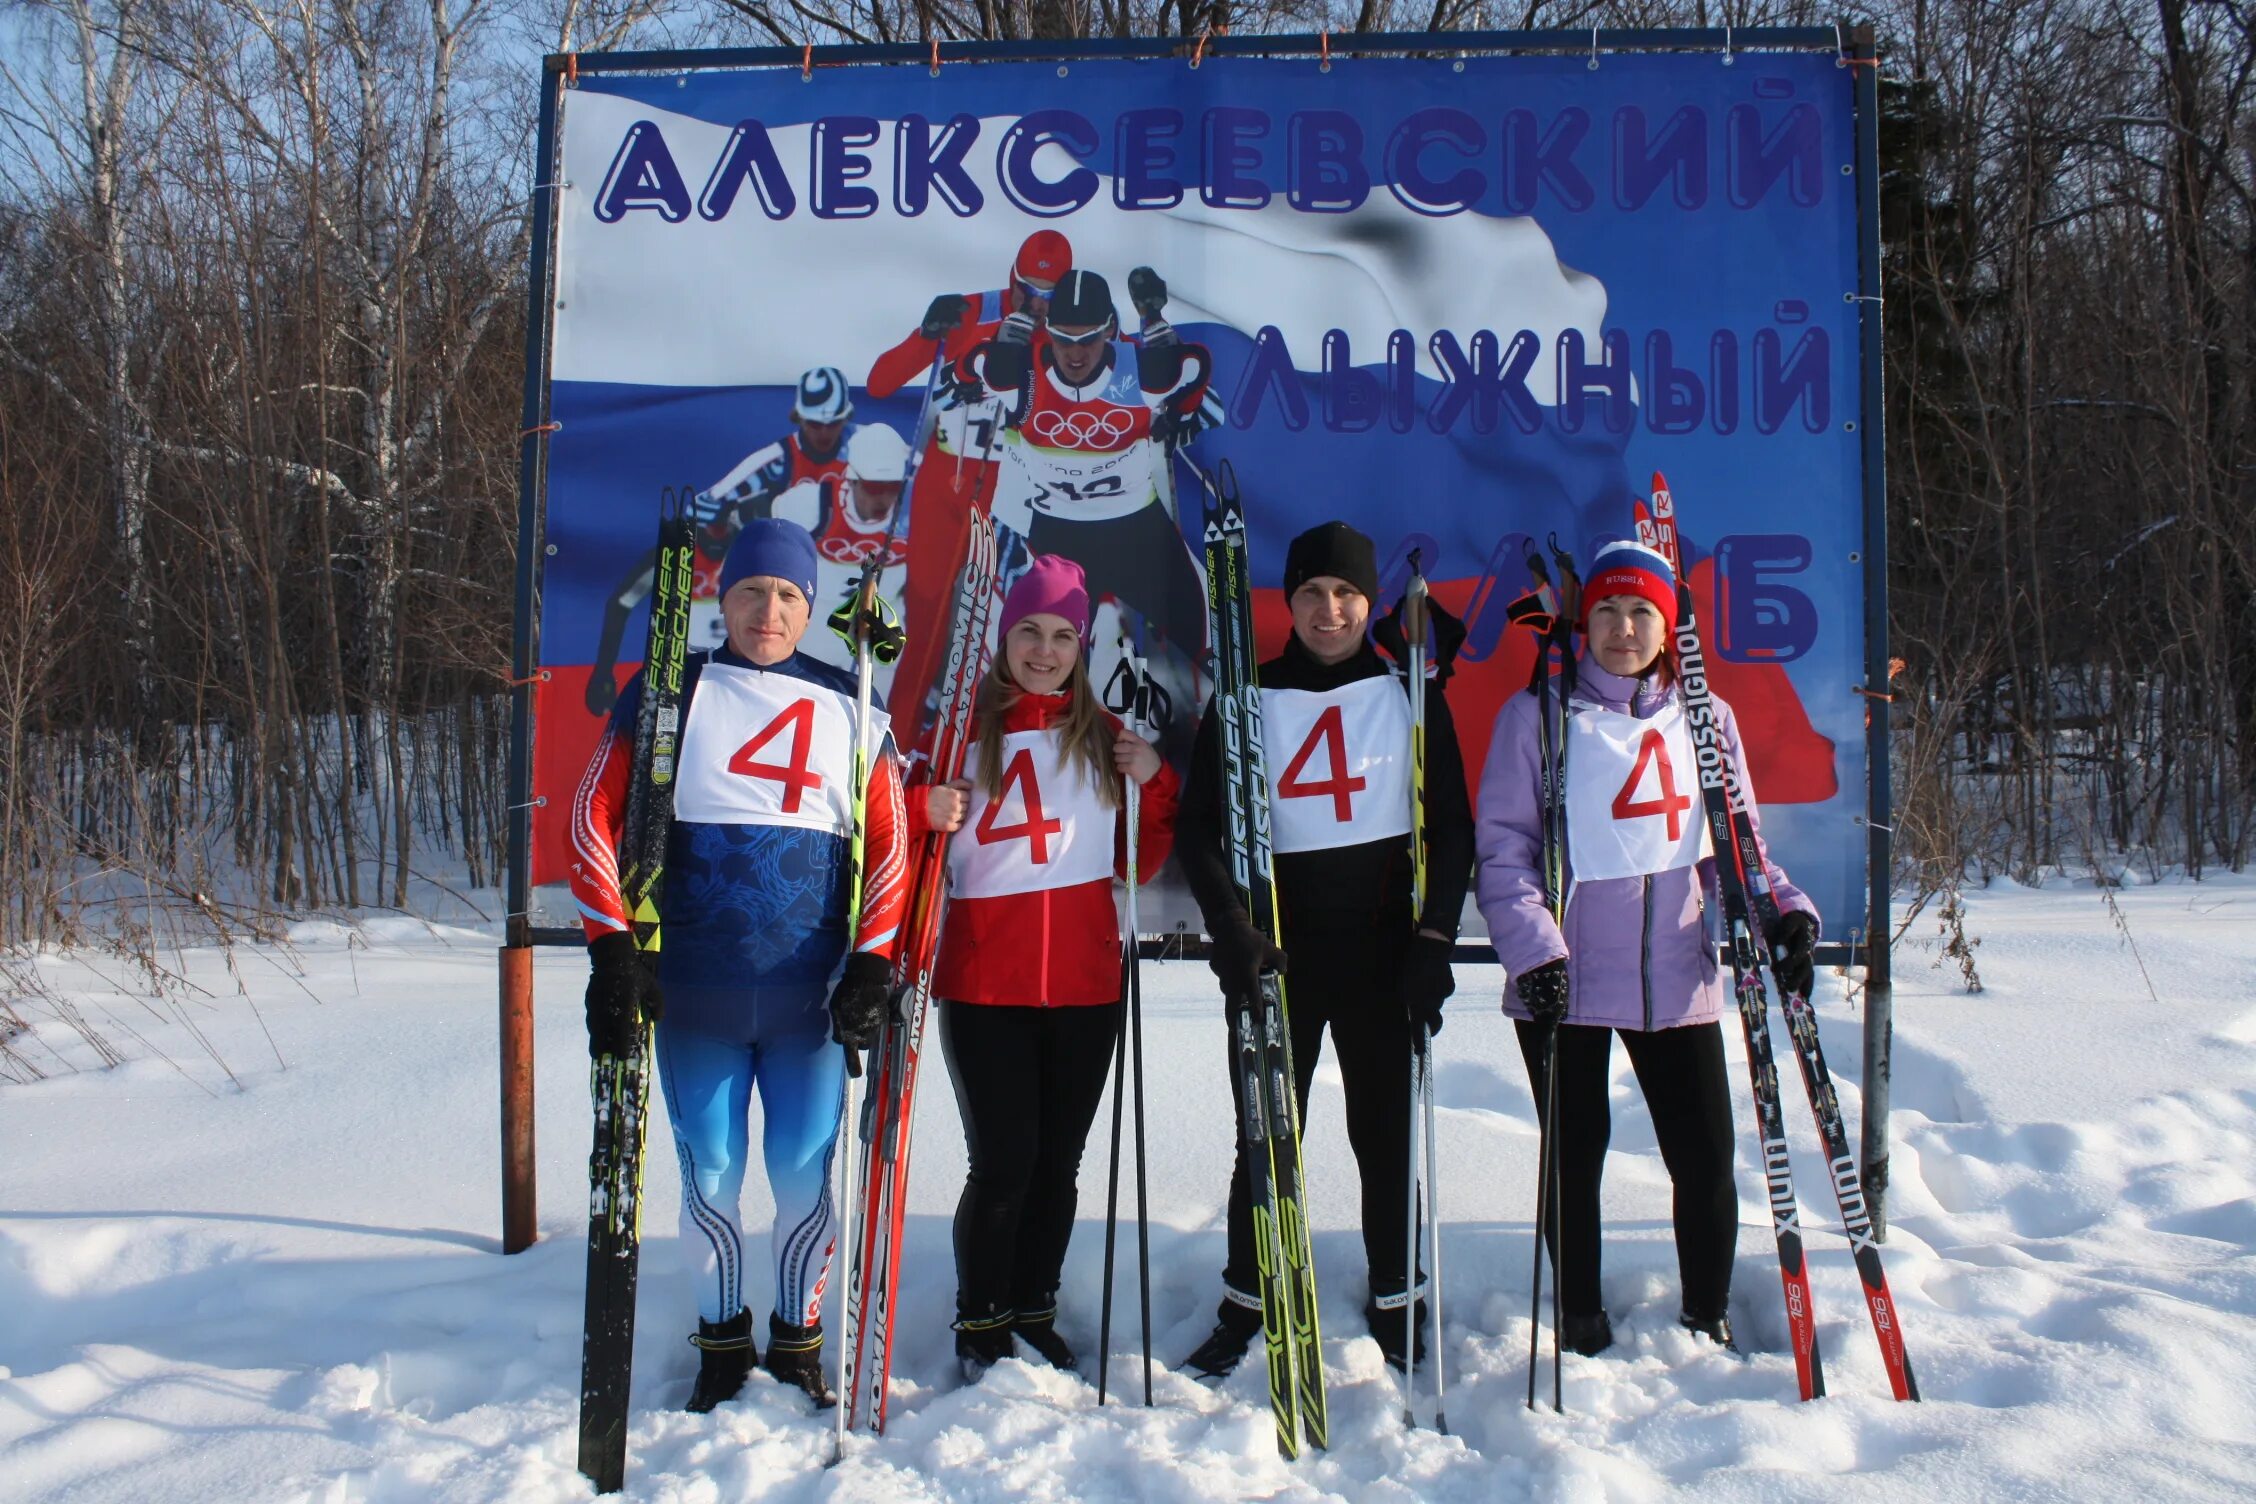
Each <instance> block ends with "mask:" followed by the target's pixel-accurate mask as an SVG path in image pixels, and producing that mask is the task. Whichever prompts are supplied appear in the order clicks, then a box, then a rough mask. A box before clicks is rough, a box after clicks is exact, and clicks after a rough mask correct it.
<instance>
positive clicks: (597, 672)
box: [587, 663, 619, 715]
mask: <svg viewBox="0 0 2256 1504" xmlns="http://www.w3.org/2000/svg"><path fill="white" fill-rule="evenodd" d="M611 672H612V671H611V669H610V668H608V667H607V666H605V665H603V664H600V663H599V664H597V665H596V666H595V668H594V670H593V671H592V672H591V673H589V675H588V682H587V708H588V711H589V713H591V714H593V715H608V714H609V713H610V710H611V707H612V706H614V705H616V704H618V703H619V685H618V682H617V681H616V680H614V679H613V678H612V677H611Z"/></svg>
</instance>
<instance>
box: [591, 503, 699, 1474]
mask: <svg viewBox="0 0 2256 1504" xmlns="http://www.w3.org/2000/svg"><path fill="white" fill-rule="evenodd" d="M687 494H688V493H687V492H684V493H683V496H684V498H686V496H687ZM696 556H697V524H696V519H695V518H694V517H693V516H692V514H691V510H690V508H689V507H688V506H687V505H686V504H677V501H676V499H675V496H674V493H673V492H672V491H670V490H669V491H668V492H667V494H666V499H665V503H664V507H663V509H662V512H661V515H660V518H659V523H658V561H657V575H656V579H655V582H654V584H653V586H652V588H651V595H650V646H649V649H648V650H647V651H646V652H645V653H644V654H643V665H642V704H641V706H640V708H639V713H638V714H637V716H636V718H635V739H634V764H633V767H632V769H631V771H630V772H629V774H628V784H627V817H626V829H625V831H624V832H623V833H622V835H621V837H620V841H619V891H620V895H621V897H622V898H623V899H624V900H625V904H626V910H627V913H628V915H629V916H630V918H631V919H632V920H633V923H634V937H635V946H636V948H637V949H638V950H639V951H641V953H642V960H643V963H644V964H645V965H654V964H655V963H656V961H657V956H658V941H659V924H658V920H659V914H658V892H659V885H660V883H661V882H662V881H663V879H664V877H665V869H666V837H667V834H668V833H669V831H670V830H671V829H672V826H673V820H674V757H675V753H676V751H677V750H678V748H679V747H680V744H681V722H682V709H683V707H682V699H681V694H682V664H683V661H684V660H685V659H686V658H687V657H688V654H689V595H690V583H691V571H692V568H693V565H694V561H695V559H696ZM591 1090H592V1093H593V1096H594V1100H595V1144H594V1147H593V1149H592V1150H590V1151H589V1154H588V1263H587V1318H586V1326H585V1335H584V1337H583V1339H582V1342H581V1347H580V1471H581V1472H582V1473H584V1474H586V1475H587V1477H588V1480H589V1481H590V1482H592V1483H593V1484H594V1485H595V1490H596V1492H597V1493H606V1494H608V1493H616V1492H618V1490H619V1487H620V1485H621V1484H622V1483H623V1482H624V1481H625V1477H626V1471H627V1392H628V1386H629V1380H630V1378H631V1376H632V1368H633V1362H634V1318H635V1271H636V1267H637V1265H638V1263H639V1261H640V1252H641V1246H642V1223H641V1213H642V1147H643V1131H644V1129H645V1127H647V1125H648V1123H649V1116H650V1036H649V1030H648V1029H647V1028H646V1029H645V1030H644V1031H643V1041H642V1046H641V1048H639V1049H638V1050H636V1051H635V1053H634V1055H633V1056H632V1057H631V1058H624V1057H621V1056H617V1055H599V1056H597V1057H596V1059H595V1063H594V1067H593V1071H592V1081H591Z"/></svg>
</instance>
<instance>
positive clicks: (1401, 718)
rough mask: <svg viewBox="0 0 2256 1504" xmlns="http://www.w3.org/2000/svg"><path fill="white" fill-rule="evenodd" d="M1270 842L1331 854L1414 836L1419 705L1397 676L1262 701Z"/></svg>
mask: <svg viewBox="0 0 2256 1504" xmlns="http://www.w3.org/2000/svg"><path fill="white" fill-rule="evenodd" d="M1261 737H1262V752H1263V760H1264V761H1265V762H1266V763H1267V764H1268V767H1269V811H1270V814H1269V838H1270V841H1271V842H1272V846H1273V849H1274V850H1277V851H1281V852H1282V851H1323V850H1326V849H1329V848H1331V847H1334V846H1359V845H1361V844H1363V843H1364V842H1365V841H1377V840H1383V839H1385V838H1386V837H1388V836H1406V835H1408V834H1409V833H1410V697H1409V696H1408V695H1406V694H1404V693H1403V689H1402V686H1401V684H1399V683H1398V682H1396V680H1395V679H1394V676H1393V675H1391V674H1388V675H1382V676H1380V677H1378V678H1375V679H1358V680H1356V681H1355V682H1354V683H1353V684H1348V685H1343V686H1341V687H1340V688H1338V689H1334V690H1327V691H1325V692H1323V693H1321V694H1319V693H1317V692H1315V691H1313V690H1306V689H1265V690H1263V691H1262V692H1261Z"/></svg>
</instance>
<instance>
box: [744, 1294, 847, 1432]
mask: <svg viewBox="0 0 2256 1504" xmlns="http://www.w3.org/2000/svg"><path fill="white" fill-rule="evenodd" d="M760 1366H761V1367H763V1368H765V1369H766V1370H767V1371H768V1372H769V1373H771V1374H774V1375H775V1376H776V1377H777V1378H779V1379H781V1380H782V1381H783V1382H784V1383H786V1384H790V1385H793V1386H794V1387H796V1388H799V1389H804V1390H805V1391H806V1392H807V1398H809V1399H811V1400H813V1401H814V1402H815V1408H816V1409H818V1410H828V1409H829V1408H830V1407H831V1406H833V1405H835V1404H837V1403H838V1396H837V1395H835V1394H832V1393H831V1392H830V1386H829V1385H828V1384H825V1383H824V1382H823V1334H822V1326H821V1324H820V1323H817V1324H816V1325H814V1326H797V1325H794V1324H793V1323H791V1322H788V1321H786V1320H784V1319H783V1318H782V1317H781V1316H778V1315H776V1314H775V1313H774V1312H773V1311H770V1312H769V1313H768V1359H767V1361H766V1362H765V1363H763V1364H761V1365H760Z"/></svg>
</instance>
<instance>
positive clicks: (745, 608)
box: [721, 574, 814, 668]
mask: <svg viewBox="0 0 2256 1504" xmlns="http://www.w3.org/2000/svg"><path fill="white" fill-rule="evenodd" d="M813 614H814V607H813V605H812V604H810V603H809V601H808V600H807V597H806V594H805V593H804V592H803V591H801V590H800V588H799V587H798V586H797V585H794V584H792V583H791V582H790V581H789V580H779V579H777V578H776V577H775V576H774V575H767V574H756V575H752V576H750V577H749V578H746V579H741V580H738V581H737V582H736V583H735V584H734V585H731V586H730V587H729V593H728V594H727V595H724V596H722V597H721V619H722V620H723V621H724V622H726V623H727V624H728V640H729V646H730V647H732V648H734V649H736V651H737V654H738V656H740V657H742V658H746V659H749V660H750V661H751V662H753V663H757V664H759V665H760V666H761V667H762V668H768V667H771V666H773V665H775V664H778V663H781V662H783V660H784V659H786V658H789V657H790V656H791V655H792V653H793V652H794V651H796V650H797V648H798V646H799V639H800V638H801V637H803V636H805V635H806V632H807V623H808V621H809V620H810V619H811V618H812V616H813Z"/></svg>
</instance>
